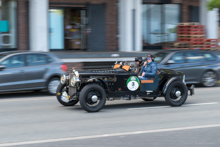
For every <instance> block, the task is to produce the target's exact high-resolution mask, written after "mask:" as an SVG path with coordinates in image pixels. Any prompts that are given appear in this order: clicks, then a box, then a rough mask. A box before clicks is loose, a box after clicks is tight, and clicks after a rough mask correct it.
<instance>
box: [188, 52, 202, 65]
mask: <svg viewBox="0 0 220 147" xmlns="http://www.w3.org/2000/svg"><path fill="white" fill-rule="evenodd" d="M202 61H205V59H204V57H203V55H202V54H201V53H199V52H187V53H186V62H187V63H191V62H202Z"/></svg>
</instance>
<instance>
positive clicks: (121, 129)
mask: <svg viewBox="0 0 220 147" xmlns="http://www.w3.org/2000/svg"><path fill="white" fill-rule="evenodd" d="M195 92H196V94H195V95H194V96H189V97H188V99H187V101H186V103H185V104H184V105H183V106H181V107H170V106H168V105H167V104H166V103H165V101H164V99H163V98H158V99H156V100H155V101H154V102H145V101H143V100H133V101H112V102H107V103H106V106H105V107H104V108H103V109H102V110H101V111H100V112H98V113H87V112H85V111H84V110H83V109H81V107H80V105H79V104H77V105H76V106H74V107H64V106H61V105H60V104H59V103H58V102H57V100H56V98H55V97H54V96H48V95H47V94H46V93H43V92H41V93H33V92H29V93H15V94H1V95H0V108H1V109H0V118H1V121H0V146H21V147H24V146H28V147H29V146H30V147H38V146H71V147H72V146H74V147H75V146H76V147H81V146H82V147H104V146H105V147H113V146H121V147H124V146H126V147H134V146H135V147H136V146H138V147H142V146H143V147H146V146H150V147H151V146H152V147H159V146H163V147H176V146H178V147H185V146H187V147H197V146H198V147H219V146H220V87H214V88H197V89H196V91H195Z"/></svg>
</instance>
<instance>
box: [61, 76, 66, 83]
mask: <svg viewBox="0 0 220 147" xmlns="http://www.w3.org/2000/svg"><path fill="white" fill-rule="evenodd" d="M66 79H67V77H66V75H62V76H61V78H60V82H61V83H62V84H65V83H66Z"/></svg>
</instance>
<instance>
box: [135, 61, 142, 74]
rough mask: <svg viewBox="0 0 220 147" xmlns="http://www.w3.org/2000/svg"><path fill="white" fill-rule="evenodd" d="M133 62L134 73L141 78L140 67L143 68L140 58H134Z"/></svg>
mask: <svg viewBox="0 0 220 147" xmlns="http://www.w3.org/2000/svg"><path fill="white" fill-rule="evenodd" d="M135 62H136V67H135V68H136V71H135V72H136V73H138V76H141V74H140V72H141V68H142V66H143V64H144V63H143V59H142V57H136V58H135Z"/></svg>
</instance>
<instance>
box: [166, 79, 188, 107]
mask: <svg viewBox="0 0 220 147" xmlns="http://www.w3.org/2000/svg"><path fill="white" fill-rule="evenodd" d="M187 96H188V89H187V87H186V85H184V83H183V82H181V81H174V82H173V83H171V84H170V85H169V87H168V89H167V92H166V95H165V100H166V102H167V103H168V104H169V105H171V106H181V105H182V104H184V103H185V101H186V99H187Z"/></svg>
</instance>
